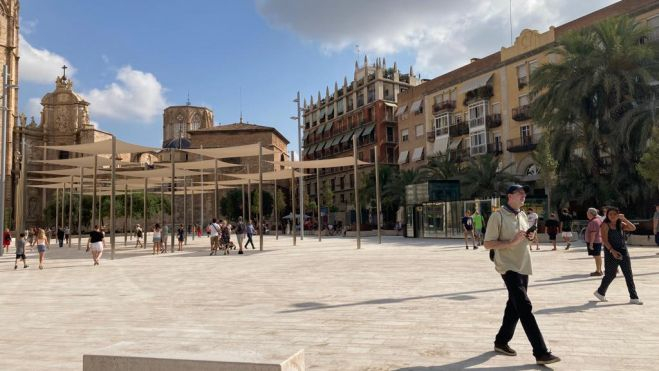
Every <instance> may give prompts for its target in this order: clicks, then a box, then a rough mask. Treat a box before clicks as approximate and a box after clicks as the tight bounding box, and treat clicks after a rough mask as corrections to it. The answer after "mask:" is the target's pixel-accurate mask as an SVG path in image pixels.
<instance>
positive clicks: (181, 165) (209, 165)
mask: <svg viewBox="0 0 659 371" xmlns="http://www.w3.org/2000/svg"><path fill="white" fill-rule="evenodd" d="M162 164H163V165H166V163H162ZM174 165H175V166H176V168H177V169H188V170H193V169H194V170H202V169H203V170H206V169H215V160H201V161H190V162H178V163H174ZM233 166H243V165H242V164H230V163H228V162H224V161H217V167H218V168H224V167H233Z"/></svg>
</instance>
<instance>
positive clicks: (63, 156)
mask: <svg viewBox="0 0 659 371" xmlns="http://www.w3.org/2000/svg"><path fill="white" fill-rule="evenodd" d="M58 158H59V159H60V160H66V159H68V158H69V151H59V155H58Z"/></svg>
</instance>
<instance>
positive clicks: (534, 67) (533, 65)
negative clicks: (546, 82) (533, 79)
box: [529, 61, 538, 76]
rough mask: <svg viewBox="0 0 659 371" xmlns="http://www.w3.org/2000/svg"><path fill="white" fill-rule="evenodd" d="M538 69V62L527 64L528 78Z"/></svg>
mask: <svg viewBox="0 0 659 371" xmlns="http://www.w3.org/2000/svg"><path fill="white" fill-rule="evenodd" d="M537 69H538V61H531V62H529V76H533V72H535V70H537Z"/></svg>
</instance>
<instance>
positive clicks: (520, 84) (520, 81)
mask: <svg viewBox="0 0 659 371" xmlns="http://www.w3.org/2000/svg"><path fill="white" fill-rule="evenodd" d="M528 85H529V78H528V76H520V77H518V78H517V89H518V90H522V89H524V88H525V87H527V86H528Z"/></svg>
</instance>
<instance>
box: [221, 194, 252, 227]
mask: <svg viewBox="0 0 659 371" xmlns="http://www.w3.org/2000/svg"><path fill="white" fill-rule="evenodd" d="M253 201H254V200H252V202H253ZM245 202H247V200H245ZM220 210H222V214H223V215H224V216H226V217H227V218H229V220H238V217H239V216H242V215H243V195H242V191H241V190H240V189H231V190H229V191H228V192H227V194H226V195H225V196H224V197H222V198H221V199H220ZM256 215H258V209H257V214H256Z"/></svg>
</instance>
